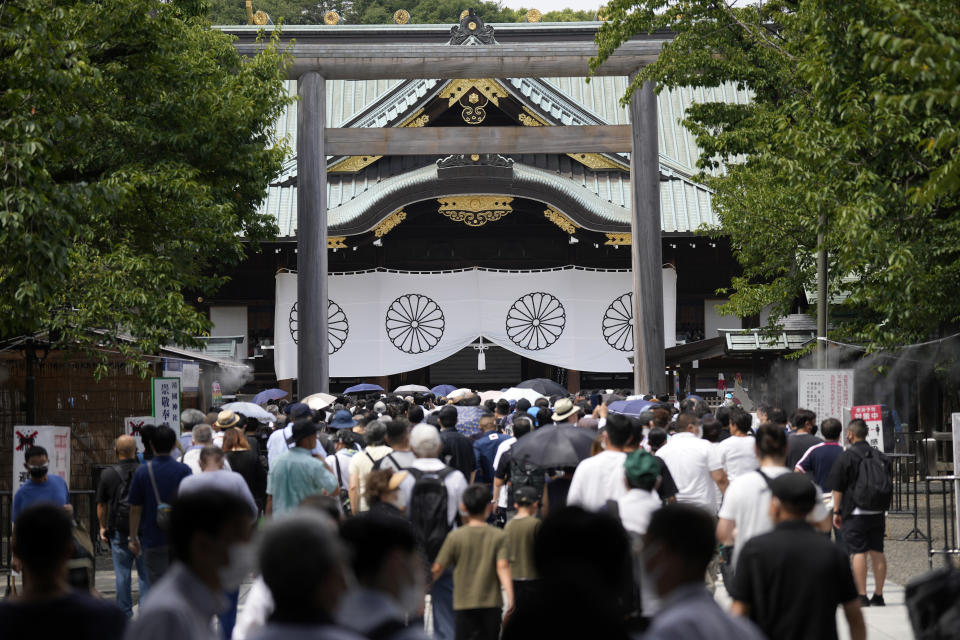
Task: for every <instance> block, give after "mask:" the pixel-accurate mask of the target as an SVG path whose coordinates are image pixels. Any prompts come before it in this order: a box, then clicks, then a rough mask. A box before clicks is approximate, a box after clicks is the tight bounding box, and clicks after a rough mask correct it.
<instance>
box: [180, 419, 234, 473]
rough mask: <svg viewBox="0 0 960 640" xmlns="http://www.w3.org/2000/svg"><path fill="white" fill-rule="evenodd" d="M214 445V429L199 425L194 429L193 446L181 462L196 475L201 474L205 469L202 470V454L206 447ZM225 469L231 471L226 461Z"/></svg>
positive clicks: (182, 457) (224, 463) (206, 425)
mask: <svg viewBox="0 0 960 640" xmlns="http://www.w3.org/2000/svg"><path fill="white" fill-rule="evenodd" d="M211 445H213V427H211V426H210V425H208V424H198V425H196V426H195V427H194V428H193V446H192V447H190V448H189V449H187V452H186V453H184V454H183V455H182V456H180V462H182V463H183V464H185V465H187V466H188V467H190V470H191V471H193V473H194V475H197V474H199V473H200V472H201V471H203V469H201V468H200V452H201V451H202V450H203V448H204V447H208V446H211ZM223 468H224V469H226V470H227V471H230V470H231V469H230V463H229V462H227V460H226V459H224V461H223Z"/></svg>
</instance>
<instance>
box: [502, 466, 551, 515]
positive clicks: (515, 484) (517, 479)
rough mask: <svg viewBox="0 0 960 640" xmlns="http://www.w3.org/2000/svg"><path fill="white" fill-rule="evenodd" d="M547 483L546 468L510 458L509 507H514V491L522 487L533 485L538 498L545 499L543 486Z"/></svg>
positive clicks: (539, 499)
mask: <svg viewBox="0 0 960 640" xmlns="http://www.w3.org/2000/svg"><path fill="white" fill-rule="evenodd" d="M546 484H547V472H546V470H545V469H541V468H539V467H535V466H533V465H532V464H530V463H527V462H522V461H520V460H516V459H514V458H513V457H511V458H510V490H509V494H508V495H507V505H508V508H513V500H514V499H513V496H514V492H515V491H516V490H517V489H519V488H520V487H533V488H534V489H536V490H537V500H538V501H542V500H543V488H544V486H546Z"/></svg>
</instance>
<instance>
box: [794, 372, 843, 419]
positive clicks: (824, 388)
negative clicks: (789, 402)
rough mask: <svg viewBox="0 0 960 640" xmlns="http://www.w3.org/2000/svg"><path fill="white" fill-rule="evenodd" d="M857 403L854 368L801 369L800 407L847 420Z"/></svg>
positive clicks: (819, 416) (799, 377) (822, 415)
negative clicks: (848, 413)
mask: <svg viewBox="0 0 960 640" xmlns="http://www.w3.org/2000/svg"><path fill="white" fill-rule="evenodd" d="M852 406H853V369H800V370H799V371H798V372H797V407H798V408H803V409H809V410H810V411H813V412H814V413H816V414H817V423H821V422H823V421H824V420H826V419H827V418H836V419H837V420H839V421H840V422H845V420H846V412H848V411H850V407H852Z"/></svg>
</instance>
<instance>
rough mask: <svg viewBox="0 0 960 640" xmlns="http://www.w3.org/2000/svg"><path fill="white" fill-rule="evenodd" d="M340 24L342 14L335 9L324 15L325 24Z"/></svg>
mask: <svg viewBox="0 0 960 640" xmlns="http://www.w3.org/2000/svg"><path fill="white" fill-rule="evenodd" d="M339 22H340V14H339V13H337V12H336V11H334V10H333V9H331V10H330V11H327V12H326V13H325V14H323V23H324V24H329V25H334V24H338V23H339Z"/></svg>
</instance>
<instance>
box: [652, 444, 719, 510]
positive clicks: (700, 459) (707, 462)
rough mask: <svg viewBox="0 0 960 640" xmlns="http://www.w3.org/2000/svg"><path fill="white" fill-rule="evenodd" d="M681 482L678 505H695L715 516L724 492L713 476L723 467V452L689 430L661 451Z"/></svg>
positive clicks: (677, 481)
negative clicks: (721, 453)
mask: <svg viewBox="0 0 960 640" xmlns="http://www.w3.org/2000/svg"><path fill="white" fill-rule="evenodd" d="M657 456H659V457H660V458H662V459H663V461H664V462H666V463H667V467H668V468H669V469H670V474H671V475H672V476H673V480H674V482H676V483H677V489H678V490H679V491H678V493H677V502H685V503H688V504H694V505H697V506H699V507H703V508H704V509H707V510H708V511H709V512H710V513H715V512H716V510H717V505H718V504H719V502H720V500H719V497H720V489H719V488H718V487H717V483H716V482H714V481H713V478H712V477H711V476H710V473H711V472H712V471H717V470H719V469H722V468H723V462H722V461H721V460H720V455H719V451H718V450H717V448H716V446H714V444H713V443H711V442H708V441H706V440H703V439H701V438H698V437H697V436H695V435H694V434H693V433H691V432H689V431H686V432H683V433H678V434H676V435H674V436H673V437H672V438H670V440H668V441H667V444H665V445H663V446H662V447H661V448H660V449H659V450H658V451H657Z"/></svg>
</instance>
